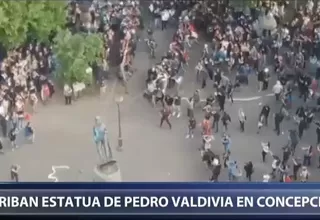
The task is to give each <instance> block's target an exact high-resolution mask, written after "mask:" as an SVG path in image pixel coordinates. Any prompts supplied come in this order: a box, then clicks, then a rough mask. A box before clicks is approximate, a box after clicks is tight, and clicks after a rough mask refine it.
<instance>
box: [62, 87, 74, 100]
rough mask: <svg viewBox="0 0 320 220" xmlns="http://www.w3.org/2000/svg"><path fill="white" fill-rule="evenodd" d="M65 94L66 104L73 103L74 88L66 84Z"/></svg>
mask: <svg viewBox="0 0 320 220" xmlns="http://www.w3.org/2000/svg"><path fill="white" fill-rule="evenodd" d="M63 95H64V99H65V104H66V105H71V101H72V89H71V87H70V86H69V85H68V84H64V87H63Z"/></svg>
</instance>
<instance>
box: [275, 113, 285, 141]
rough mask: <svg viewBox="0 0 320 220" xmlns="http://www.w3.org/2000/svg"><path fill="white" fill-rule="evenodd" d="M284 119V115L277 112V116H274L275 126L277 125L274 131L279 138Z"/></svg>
mask: <svg viewBox="0 0 320 220" xmlns="http://www.w3.org/2000/svg"><path fill="white" fill-rule="evenodd" d="M283 119H284V116H283V114H282V113H280V112H277V113H276V114H275V116H274V124H275V128H274V130H275V132H276V134H277V135H278V136H279V135H280V133H281V129H280V124H281V122H282V121H283Z"/></svg>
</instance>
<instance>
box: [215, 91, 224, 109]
mask: <svg viewBox="0 0 320 220" xmlns="http://www.w3.org/2000/svg"><path fill="white" fill-rule="evenodd" d="M217 99H218V103H219V107H220V111H224V104H225V102H226V95H225V94H224V91H222V90H220V92H218V94H217Z"/></svg>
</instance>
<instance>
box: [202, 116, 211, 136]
mask: <svg viewBox="0 0 320 220" xmlns="http://www.w3.org/2000/svg"><path fill="white" fill-rule="evenodd" d="M202 135H208V136H210V135H212V126H211V123H210V116H209V115H206V116H205V118H204V119H203V121H202Z"/></svg>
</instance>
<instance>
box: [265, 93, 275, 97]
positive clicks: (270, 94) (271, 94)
mask: <svg viewBox="0 0 320 220" xmlns="http://www.w3.org/2000/svg"><path fill="white" fill-rule="evenodd" d="M265 96H268V97H269V96H274V94H273V93H269V94H267V95H265Z"/></svg>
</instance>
